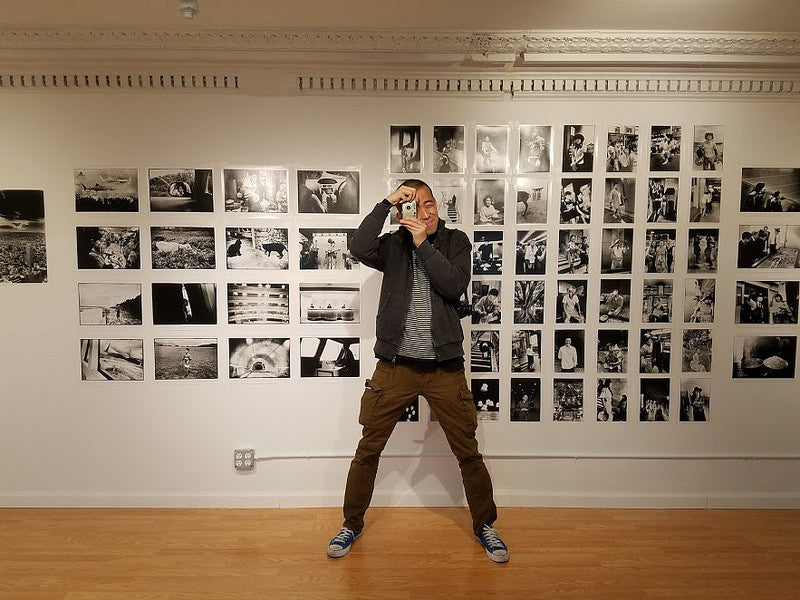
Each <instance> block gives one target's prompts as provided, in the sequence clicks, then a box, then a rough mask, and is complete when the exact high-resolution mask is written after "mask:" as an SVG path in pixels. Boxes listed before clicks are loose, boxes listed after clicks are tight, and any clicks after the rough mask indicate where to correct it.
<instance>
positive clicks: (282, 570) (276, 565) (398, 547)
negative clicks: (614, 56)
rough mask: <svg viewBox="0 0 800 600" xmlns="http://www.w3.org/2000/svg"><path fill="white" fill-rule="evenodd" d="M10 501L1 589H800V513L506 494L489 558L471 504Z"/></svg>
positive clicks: (145, 599)
mask: <svg viewBox="0 0 800 600" xmlns="http://www.w3.org/2000/svg"><path fill="white" fill-rule="evenodd" d="M339 514H340V513H339V510H336V509H302V510H294V509H293V510H288V509H285V510H164V509H137V510H127V509H101V510H95V509H63V510H62V509H59V510H52V509H24V510H19V509H4V510H0V598H1V599H2V600H6V599H14V600H106V599H108V600H134V599H135V600H178V599H180V600H190V599H191V600H222V599H225V600H232V599H235V600H249V599H259V600H265V599H277V600H291V599H296V598H303V599H314V600H317V599H319V600H326V599H353V600H362V599H363V600H367V599H369V600H384V599H385V600H390V599H391V600H406V599H408V600H418V599H419V600H437V599H445V598H458V599H459V600H487V599H494V598H498V599H502V600H510V599H517V598H525V599H538V598H560V599H564V598H568V599H571V598H576V599H577V598H580V599H582V600H586V599H591V598H602V599H609V600H612V599H613V600H629V599H630V600H637V599H645V600H646V599H658V600H663V599H667V598H675V599H678V598H680V599H682V600H684V599H688V598H699V599H702V600H713V599H715V598H724V599H725V600H739V599H741V600H753V599H756V600H758V599H765V600H766V599H769V600H783V599H787V600H788V599H792V600H797V599H798V598H800V511H789V510H771V511H761V510H597V509H594V510H587V509H544V508H504V509H501V512H500V521H498V523H497V526H498V529H499V530H500V532H501V533H502V534H503V537H504V539H505V540H506V542H507V543H508V544H509V547H510V549H511V561H510V562H509V563H507V564H505V565H497V564H494V563H492V562H490V561H489V560H488V559H487V558H486V557H485V555H484V554H483V550H482V548H481V547H480V546H479V544H478V543H477V542H474V541H473V539H474V538H473V537H472V535H471V530H470V522H469V515H468V513H467V511H466V509H458V508H372V509H370V512H369V513H368V515H367V517H368V522H367V527H366V528H365V530H364V535H363V536H362V537H361V538H360V539H359V540H358V541H357V542H356V544H355V546H354V548H353V550H352V552H351V553H350V554H349V555H348V556H346V557H344V558H341V559H337V560H332V559H329V558H327V557H326V556H325V546H326V545H327V542H328V539H329V538H330V537H331V536H332V535H333V534H335V533H336V531H337V530H338V528H339V525H340V516H339Z"/></svg>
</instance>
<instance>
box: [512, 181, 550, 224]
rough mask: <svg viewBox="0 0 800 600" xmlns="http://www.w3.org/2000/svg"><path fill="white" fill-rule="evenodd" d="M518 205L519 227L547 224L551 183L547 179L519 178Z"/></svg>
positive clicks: (517, 184)
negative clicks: (529, 224) (531, 224)
mask: <svg viewBox="0 0 800 600" xmlns="http://www.w3.org/2000/svg"><path fill="white" fill-rule="evenodd" d="M516 187H517V203H516V206H515V209H516V217H517V225H522V224H525V223H541V224H545V223H547V202H548V200H549V198H550V182H549V181H548V180H547V179H532V178H530V177H518V178H517V180H516Z"/></svg>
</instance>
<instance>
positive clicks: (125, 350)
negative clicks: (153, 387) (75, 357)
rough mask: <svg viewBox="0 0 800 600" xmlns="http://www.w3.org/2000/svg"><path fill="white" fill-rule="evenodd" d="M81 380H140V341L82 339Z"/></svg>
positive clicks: (142, 354) (141, 379)
mask: <svg viewBox="0 0 800 600" xmlns="http://www.w3.org/2000/svg"><path fill="white" fill-rule="evenodd" d="M81 380H82V381H144V342H143V341H142V340H136V339H114V340H111V339H82V340H81Z"/></svg>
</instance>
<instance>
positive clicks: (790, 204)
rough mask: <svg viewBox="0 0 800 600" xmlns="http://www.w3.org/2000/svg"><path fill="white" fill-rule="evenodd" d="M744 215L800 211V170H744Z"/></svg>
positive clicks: (742, 210) (760, 168)
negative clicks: (748, 213) (747, 213)
mask: <svg viewBox="0 0 800 600" xmlns="http://www.w3.org/2000/svg"><path fill="white" fill-rule="evenodd" d="M739 210H741V212H798V211H800V169H786V168H784V169H780V168H764V167H746V168H743V169H742V195H741V201H740V204H739Z"/></svg>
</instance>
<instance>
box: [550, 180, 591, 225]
mask: <svg viewBox="0 0 800 600" xmlns="http://www.w3.org/2000/svg"><path fill="white" fill-rule="evenodd" d="M591 218H592V180H591V179H562V180H561V200H560V204H559V221H558V222H559V223H561V224H562V225H565V224H569V225H585V224H587V223H589V221H590V220H591Z"/></svg>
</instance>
